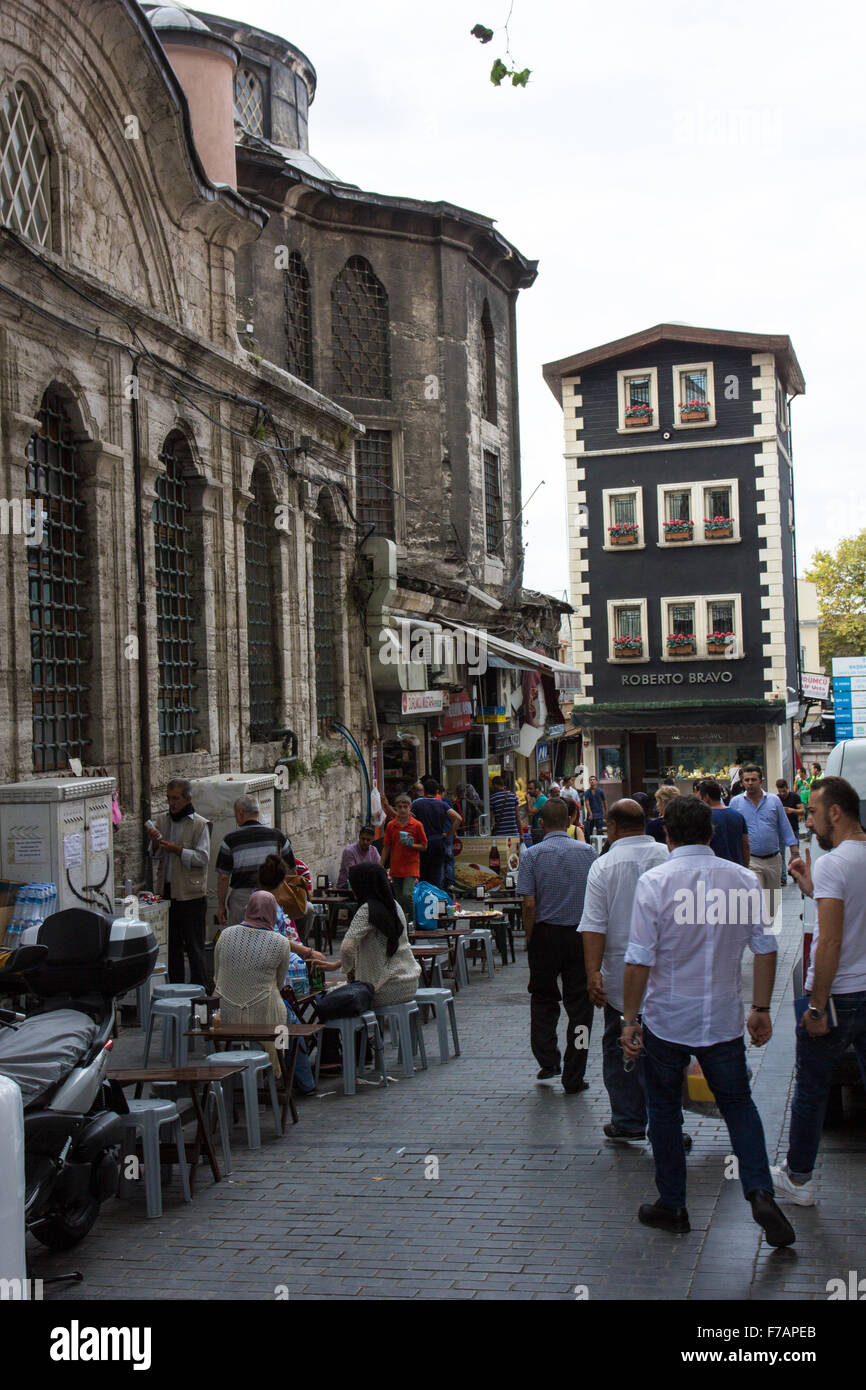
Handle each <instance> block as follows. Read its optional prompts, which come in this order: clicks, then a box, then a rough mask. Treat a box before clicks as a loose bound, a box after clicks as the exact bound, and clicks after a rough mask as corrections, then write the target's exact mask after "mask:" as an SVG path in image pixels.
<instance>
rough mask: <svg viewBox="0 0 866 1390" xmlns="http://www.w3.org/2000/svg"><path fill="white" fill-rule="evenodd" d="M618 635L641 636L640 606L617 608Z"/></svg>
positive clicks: (616, 627)
mask: <svg viewBox="0 0 866 1390" xmlns="http://www.w3.org/2000/svg"><path fill="white" fill-rule="evenodd" d="M614 613H615V614H616V624H615V629H616V636H617V637H640V636H641V630H640V609H639V608H616V609H614Z"/></svg>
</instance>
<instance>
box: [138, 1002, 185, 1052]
mask: <svg viewBox="0 0 866 1390" xmlns="http://www.w3.org/2000/svg"><path fill="white" fill-rule="evenodd" d="M191 1015H192V1000H191V999H154V1000H153V1001H152V1003H151V1006H150V1014H149V1016H148V1020H147V1032H146V1034H145V1038H144V1065H145V1066H147V1063H148V1058H149V1057H150V1044H151V1041H152V1039H153V1025H154V1023H155V1021H156V1020H157V1019H162V1026H163V1029H164V1033H163V1042H164V1044H166V1043H167V1046H168V1049H169V1051H168V1055H169V1056H170V1057H171V1063H172V1066H174V1067H185V1066H186V1064H187V1052H188V1048H187V1039H186V1037H185V1033H186V1031H187V1029H188V1028H189V1025H190V1017H191ZM163 1055H164V1056H165V1055H166V1047H165V1046H164V1047H163Z"/></svg>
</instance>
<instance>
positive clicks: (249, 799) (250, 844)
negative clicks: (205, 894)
mask: <svg viewBox="0 0 866 1390" xmlns="http://www.w3.org/2000/svg"><path fill="white" fill-rule="evenodd" d="M234 809H235V821H236V822H237V827H238V828H237V830H232V831H230V832H229V834H228V835H226V837H225V839H224V840H223V842H222V844H221V845H220V847H219V852H218V854H217V861H216V868H217V908H218V912H217V920H218V921H219V922H220V923H221V924H223V925H225V923H226V922H228V924H229V926H237V924H238V923H239V922H242V921H243V920H244V909H245V907H246V905H247V903H248V902H249V900H250V896H251V895H252V894H253V893H254V892H255V890H256V887H257V885H258V879H259V869H260V868H261V866H262V865H263V864H264V862H265V860H266V859H267V857H268V855H269V854H280V855H282V857H283V858H284V859H285V860H286V862H287V864H289V865H292V864H293V863H294V862H295V856H294V854H293V853H292V846H291V845H290V843H289V841H288V839H287V838H286V836H285V835H284V834H283V832H282V830H277V829H275V827H274V826H272V825H262V823H261V821H260V820H259V816H260V815H261V811H260V808H259V803H258V799H257V798H256V797H254V796H241V797H238V799H237V801H236V802H235V808H234Z"/></svg>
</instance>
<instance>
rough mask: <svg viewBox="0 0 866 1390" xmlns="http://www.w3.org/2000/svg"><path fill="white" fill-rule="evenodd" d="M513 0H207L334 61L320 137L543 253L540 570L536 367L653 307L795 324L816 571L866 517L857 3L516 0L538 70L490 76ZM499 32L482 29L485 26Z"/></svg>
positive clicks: (317, 117) (547, 494)
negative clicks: (520, 77) (855, 375)
mask: <svg viewBox="0 0 866 1390" xmlns="http://www.w3.org/2000/svg"><path fill="white" fill-rule="evenodd" d="M509 3H510V0H478V2H477V3H476V0H471V3H467V2H466V0H436V3H435V4H429V5H428V4H419V3H414V4H408V5H407V4H406V3H405V0H401V2H400V3H398V0H368V3H367V4H366V5H364V6H358V5H357V4H352V3H349V0H328V3H327V4H307V5H304V6H300V5H299V6H292V5H288V4H284V3H281V0H243V4H241V0H234V2H233V0H213V3H211V4H210V5H208V6H207V9H208V10H209V11H210V13H214V14H222V15H227V16H230V17H232V18H236V19H243V20H244V21H245V22H247V23H249V24H253V25H257V26H258V27H260V28H263V29H267V30H269V31H270V32H272V33H277V34H280V35H282V36H283V37H285V38H287V39H288V40H289V41H290V42H291V43H293V44H295V45H296V46H297V47H299V48H300V49H301V50H302V51H303V52H304V53H305V54H306V55H307V56H308V57H309V58H310V60H311V61H312V63H313V66H314V67H315V69H316V72H317V76H318V89H317V93H316V98H315V101H314V103H313V106H312V108H311V111H310V152H311V153H312V154H314V155H315V156H316V157H317V158H318V159H319V160H321V162H322V163H324V164H325V165H326V166H327V167H328V168H330V169H332V170H333V171H334V172H335V173H336V174H337V175H338V176H339V177H340V178H341V179H344V180H345V181H346V182H349V183H355V184H358V185H360V186H361V187H362V188H365V189H368V190H374V191H376V192H380V193H390V194H405V195H407V196H409V197H416V198H424V199H428V200H431V201H435V200H437V199H444V200H447V201H449V202H452V203H457V204H459V205H461V206H463V207H467V208H471V209H473V210H474V211H477V212H481V213H484V214H485V215H487V216H490V217H492V218H494V219H495V220H496V223H497V225H498V228H499V230H500V232H501V233H502V234H503V235H504V236H506V237H507V238H508V239H509V240H510V241H512V242H513V243H514V244H515V245H516V246H517V247H518V248H519V250H520V251H521V252H522V253H523V254H524V255H526V256H528V257H529V258H531V259H533V260H535V259H537V260H538V262H539V273H538V279H537V280H536V282H535V285H534V286H533V287H532V288H531V289H530V290H525V291H523V292H522V293H521V295H520V298H519V300H518V345H519V380H520V424H521V443H522V454H523V497H524V501H525V500H526V499H527V498H529V496H530V494H531V493H532V492H533V489H535V488H536V486H537V485H538V484H539V483H543V486H541V487H540V488H539V489H538V491H537V492H536V493H535V496H534V497H533V498H532V500H531V501H530V502H529V503H528V505H527V507H526V512H525V525H524V533H523V534H524V543H525V545H526V547H527V549H526V569H525V576H524V583H525V584H526V585H527V586H528V587H531V588H536V589H541V590H543V591H545V592H547V593H551V594H557V595H559V596H562V595H563V594H565V593H566V591H567V585H568V564H567V538H566V529H565V528H566V513H565V474H564V462H563V458H562V451H563V440H562V415H561V410H560V408H559V406H558V405H557V403H556V401H555V400H554V397H553V396H552V394H551V393H550V391H549V389H548V387H547V386H546V385H545V384H544V382H543V380H542V376H541V366H542V363H543V362H546V361H550V360H553V359H556V358H559V357H565V356H567V355H569V354H571V353H574V352H578V351H580V350H582V349H584V348H588V347H592V346H593V345H595V344H598V343H604V342H608V341H610V340H611V339H615V338H619V337H622V336H624V335H625V334H628V333H633V332H637V331H639V330H641V329H643V328H648V327H650V326H651V325H653V324H656V323H660V322H670V321H679V322H685V323H691V324H696V325H700V326H702V327H712V328H722V329H731V330H742V331H748V332H757V333H787V334H788V335H789V336H790V337H791V340H792V342H793V345H794V350H795V352H796V354H797V357H798V359H799V362H800V366H801V368H802V370H803V375H804V377H805V380H806V394H805V396H804V397H802V398H799V399H798V400H796V401H795V402H794V404H793V406H792V411H791V415H792V439H793V448H794V467H795V488H796V506H797V558H798V566H799V571H800V573H802V572H803V571H804V569H806V568H807V567H808V561H809V558H810V556H811V554H812V553H813V551H814V550H815V549H816V548H817V547H821V548H824V549H826V548H832V547H833V546H834V545H835V544H836V542H837V541H838V540H839V539H840V538H841V537H842V536H845V535H850V534H852V533H853V532H855V531H858V530H860V529H862V528H863V527H864V526H866V503H864V492H866V478H864V466H863V446H862V444H861V443H860V440H861V439H862V438H863V437H864V430H863V427H862V424H861V422H860V416H859V407H857V404H856V401H854V400H853V399H849V397H848V394H847V393H848V390H850V389H853V388H846V389H845V391H843V392H842V394H841V395H840V394H839V393H840V391H841V390H842V388H841V385H840V383H841V380H842V377H843V376H845V377H846V379H847V376H848V375H850V373H851V371H852V370H853V366H854V364H855V363H856V362H857V361H858V360H859V353H860V351H861V349H860V347H859V346H858V344H859V327H858V325H860V324H862V323H863V321H864V289H863V281H864V277H863V271H862V261H863V258H864V211H866V209H864V165H866V154H864V150H866V141H864V124H866V122H864V101H866V98H864V92H866V83H864V81H863V73H862V54H863V52H864V39H866V7H864V6H861V5H855V4H850V3H846V0H836V3H835V4H833V5H816V4H815V3H814V0H809V3H805V2H804V0H786V3H781V0H727V3H726V4H725V5H724V6H719V5H712V6H710V5H707V4H701V3H699V2H698V0H692V3H690V4H684V3H683V4H681V3H677V0H662V3H661V4H660V5H654V6H649V5H647V4H645V3H638V0H617V3H615V4H611V3H606V4H599V3H595V4H589V3H588V2H587V0H568V2H567V3H562V0H534V3H530V0H514V3H513V7H512V13H511V19H510V23H509V27H508V41H509V44H510V51H511V54H512V55H513V58H514V61H515V63H516V66H517V67H518V68H524V67H529V68H531V70H532V73H531V77H530V81H529V85H528V86H527V87H526V88H525V89H524V88H514V87H512V86H511V85H505V84H503V86H502V87H500V88H496V87H494V86H493V85H492V84H491V82H490V81H489V78H488V74H489V71H490V67H491V65H492V62H493V59H494V58H495V57H503V58H506V56H507V55H506V35H505V30H504V25H505V22H506V19H507V17H508V11H509ZM479 22H480V23H482V24H484V25H486V26H487V27H488V28H490V29H493V30H494V31H495V36H494V39H493V41H492V42H491V43H489V44H487V45H484V46H482V45H481V44H479V43H478V41H477V40H476V39H473V38H472V37H470V33H469V31H470V29H471V28H472V27H473V25H475V24H476V23H479Z"/></svg>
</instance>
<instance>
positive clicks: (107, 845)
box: [0, 777, 115, 917]
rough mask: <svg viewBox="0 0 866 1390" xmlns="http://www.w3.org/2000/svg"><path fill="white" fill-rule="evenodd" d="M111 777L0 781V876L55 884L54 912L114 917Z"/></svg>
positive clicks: (25, 881) (20, 880) (11, 880)
mask: <svg viewBox="0 0 866 1390" xmlns="http://www.w3.org/2000/svg"><path fill="white" fill-rule="evenodd" d="M114 788H115V779H114V778H113V777H50V778H45V779H40V780H38V781H32V782H12V783H10V784H8V785H7V786H0V876H2V877H3V878H5V879H8V880H9V881H10V882H12V883H41V882H46V883H54V884H56V886H57V905H56V908H55V911H57V912H62V911H63V910H64V908H68V907H91V908H94V909H96V910H97V911H99V912H107V913H108V914H109V915H110V916H112V917H113V916H114V826H113V823H112V819H111V796H112V792H113V791H114Z"/></svg>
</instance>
